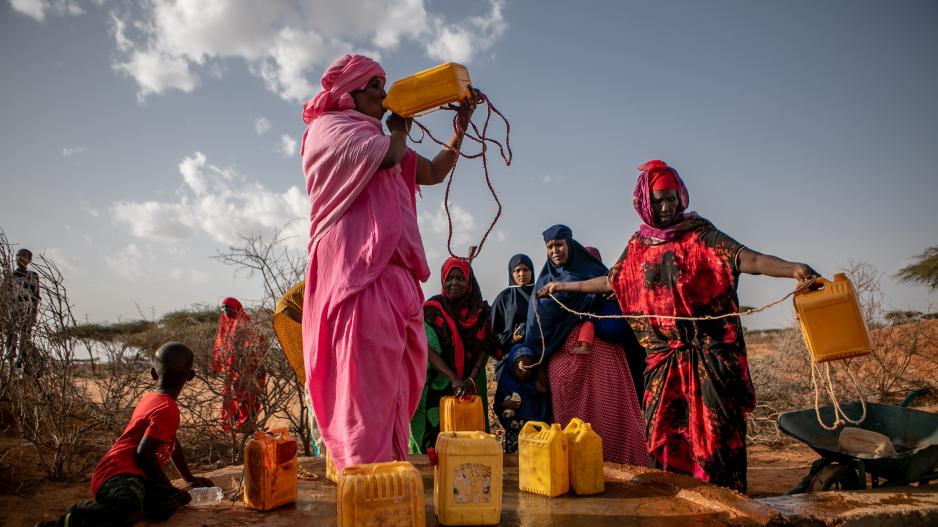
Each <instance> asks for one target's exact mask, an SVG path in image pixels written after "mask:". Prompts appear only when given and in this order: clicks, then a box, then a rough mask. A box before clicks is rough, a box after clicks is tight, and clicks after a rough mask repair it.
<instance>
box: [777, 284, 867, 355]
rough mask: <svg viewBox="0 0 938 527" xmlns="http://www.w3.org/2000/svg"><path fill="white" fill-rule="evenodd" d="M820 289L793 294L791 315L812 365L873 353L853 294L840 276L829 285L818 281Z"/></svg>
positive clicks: (855, 296) (861, 313)
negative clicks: (793, 311) (799, 329)
mask: <svg viewBox="0 0 938 527" xmlns="http://www.w3.org/2000/svg"><path fill="white" fill-rule="evenodd" d="M816 283H818V284H821V288H820V289H817V290H814V291H809V290H805V291H801V292H800V293H796V294H795V298H794V303H795V313H796V314H797V316H798V322H799V323H800V324H801V333H802V334H803V335H804V341H805V344H806V345H807V346H808V351H809V352H810V353H811V358H812V359H813V360H814V362H815V363H821V362H827V361H832V360H838V359H848V358H850V357H858V356H860V355H866V354H868V353H870V352H871V351H873V345H872V343H871V341H872V339H871V338H870V329H869V327H867V325H866V320H864V318H863V312H862V310H861V309H860V302H859V299H858V297H857V290H856V288H854V287H853V283H852V282H851V281H850V279H849V278H847V276H846V275H844V274H843V273H837V274H835V275H834V281H833V282H831V281H829V280H827V279H825V278H818V279H817V282H816Z"/></svg>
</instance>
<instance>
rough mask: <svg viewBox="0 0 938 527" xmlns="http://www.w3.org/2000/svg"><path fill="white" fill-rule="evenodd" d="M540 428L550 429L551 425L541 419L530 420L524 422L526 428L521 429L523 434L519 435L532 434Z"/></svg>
mask: <svg viewBox="0 0 938 527" xmlns="http://www.w3.org/2000/svg"><path fill="white" fill-rule="evenodd" d="M538 429H540V430H550V427H549V426H547V423H544V422H541V421H528V422H527V423H524V428H522V429H521V434H519V435H523V436H526V435H531V434H532V433H537V432H538Z"/></svg>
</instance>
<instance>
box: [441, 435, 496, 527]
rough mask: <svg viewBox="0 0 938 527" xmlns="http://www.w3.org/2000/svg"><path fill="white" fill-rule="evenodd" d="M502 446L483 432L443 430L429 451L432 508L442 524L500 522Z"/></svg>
mask: <svg viewBox="0 0 938 527" xmlns="http://www.w3.org/2000/svg"><path fill="white" fill-rule="evenodd" d="M503 456H504V454H503V452H502V446H501V444H499V442H498V440H496V439H495V436H494V435H492V434H486V433H484V432H441V433H440V435H439V436H437V438H436V448H433V449H430V451H429V452H427V457H429V458H430V463H431V464H432V465H434V467H433V510H434V512H435V513H436V517H437V520H438V521H439V523H440V524H441V525H497V524H498V522H499V520H500V518H501V512H502V457H503Z"/></svg>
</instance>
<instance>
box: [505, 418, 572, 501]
mask: <svg viewBox="0 0 938 527" xmlns="http://www.w3.org/2000/svg"><path fill="white" fill-rule="evenodd" d="M568 456H569V454H568V446H567V437H566V436H565V435H564V434H563V430H561V429H560V425H559V424H557V423H554V424H552V425H548V424H547V423H542V422H539V421H528V422H527V423H525V424H524V428H522V429H521V433H520V434H518V488H520V489H521V490H523V491H524V492H530V493H532V494H540V495H541V496H547V497H549V498H553V497H554V496H560V495H561V494H564V493H566V492H567V491H569V490H570V473H569V469H568V464H569V459H568Z"/></svg>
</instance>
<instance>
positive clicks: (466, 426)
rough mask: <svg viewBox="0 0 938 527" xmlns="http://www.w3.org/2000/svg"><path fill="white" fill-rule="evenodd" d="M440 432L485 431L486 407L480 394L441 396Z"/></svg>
mask: <svg viewBox="0 0 938 527" xmlns="http://www.w3.org/2000/svg"><path fill="white" fill-rule="evenodd" d="M440 432H485V409H484V408H482V398H481V397H479V396H478V395H470V396H469V397H453V396H449V395H447V396H445V397H442V398H440Z"/></svg>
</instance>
